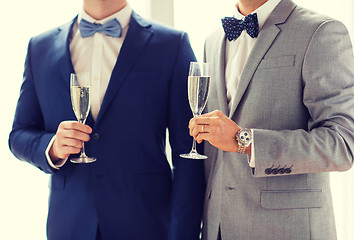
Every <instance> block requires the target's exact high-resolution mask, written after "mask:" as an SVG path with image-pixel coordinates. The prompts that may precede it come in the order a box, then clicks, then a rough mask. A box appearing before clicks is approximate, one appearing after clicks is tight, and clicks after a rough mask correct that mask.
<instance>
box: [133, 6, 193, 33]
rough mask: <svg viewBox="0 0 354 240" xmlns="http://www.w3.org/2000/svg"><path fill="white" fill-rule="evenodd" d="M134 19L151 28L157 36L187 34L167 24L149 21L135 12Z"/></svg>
mask: <svg viewBox="0 0 354 240" xmlns="http://www.w3.org/2000/svg"><path fill="white" fill-rule="evenodd" d="M133 18H135V20H136V21H137V22H138V23H139V24H140V25H141V26H145V27H147V28H150V29H151V30H152V31H153V32H154V33H155V34H161V35H171V36H180V35H183V34H186V32H184V31H182V30H178V29H175V28H173V27H171V26H168V25H167V24H164V23H161V22H157V21H155V20H152V19H147V18H144V17H142V16H140V15H139V14H137V13H135V12H133Z"/></svg>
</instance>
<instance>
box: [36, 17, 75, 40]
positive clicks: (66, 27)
mask: <svg viewBox="0 0 354 240" xmlns="http://www.w3.org/2000/svg"><path fill="white" fill-rule="evenodd" d="M75 19H76V18H75ZM75 19H74V20H75ZM74 20H72V21H70V22H68V23H65V24H62V25H60V26H58V27H54V28H51V29H49V30H47V31H44V32H42V33H40V34H37V35H35V36H33V37H32V41H34V42H41V41H48V40H50V39H53V38H54V36H56V35H57V34H58V33H59V32H61V31H63V30H64V31H68V30H70V29H71V26H72V24H73V23H74Z"/></svg>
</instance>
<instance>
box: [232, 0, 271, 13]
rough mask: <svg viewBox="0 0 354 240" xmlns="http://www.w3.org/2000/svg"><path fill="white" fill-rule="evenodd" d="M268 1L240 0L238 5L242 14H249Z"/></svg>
mask: <svg viewBox="0 0 354 240" xmlns="http://www.w3.org/2000/svg"><path fill="white" fill-rule="evenodd" d="M267 1H268V0H239V1H238V2H237V4H236V7H237V8H238V10H239V12H240V13H241V14H242V15H244V16H247V15H248V14H250V13H251V12H253V11H254V10H256V9H257V8H259V7H260V6H262V5H263V4H264V3H265V2H267Z"/></svg>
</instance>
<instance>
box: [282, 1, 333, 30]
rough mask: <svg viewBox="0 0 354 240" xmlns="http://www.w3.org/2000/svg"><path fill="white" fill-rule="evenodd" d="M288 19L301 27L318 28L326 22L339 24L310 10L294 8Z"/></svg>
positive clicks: (299, 7)
mask: <svg viewBox="0 0 354 240" xmlns="http://www.w3.org/2000/svg"><path fill="white" fill-rule="evenodd" d="M289 19H290V20H292V21H294V22H295V23H296V24H301V26H303V27H318V26H320V25H322V24H323V23H326V22H339V21H338V20H336V19H334V18H332V17H329V16H326V15H323V14H320V13H318V12H315V11H312V10H310V9H307V8H304V7H301V6H296V7H295V8H294V10H293V12H292V13H291V15H290V16H289Z"/></svg>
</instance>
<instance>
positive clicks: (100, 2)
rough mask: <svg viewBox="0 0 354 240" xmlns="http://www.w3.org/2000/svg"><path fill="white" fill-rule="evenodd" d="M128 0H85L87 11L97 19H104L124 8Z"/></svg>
mask: <svg viewBox="0 0 354 240" xmlns="http://www.w3.org/2000/svg"><path fill="white" fill-rule="evenodd" d="M126 5H127V1H126V0H84V6H83V7H84V10H85V12H86V13H87V14H88V15H90V16H91V17H93V18H94V19H96V20H101V19H104V18H106V17H108V16H110V15H112V14H114V13H116V12H118V11H120V10H121V9H122V8H124V7H125V6H126Z"/></svg>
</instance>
